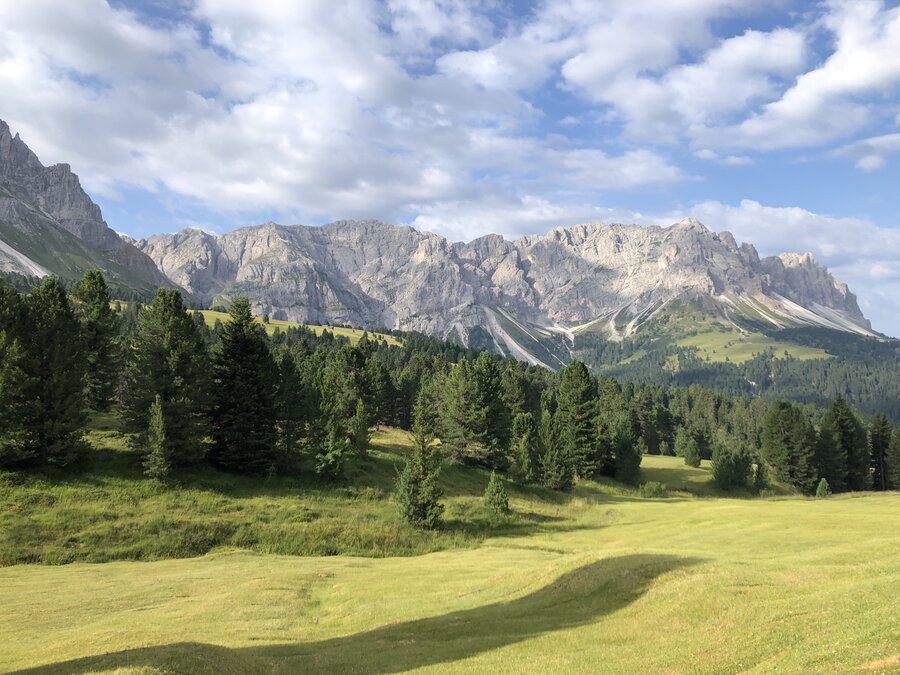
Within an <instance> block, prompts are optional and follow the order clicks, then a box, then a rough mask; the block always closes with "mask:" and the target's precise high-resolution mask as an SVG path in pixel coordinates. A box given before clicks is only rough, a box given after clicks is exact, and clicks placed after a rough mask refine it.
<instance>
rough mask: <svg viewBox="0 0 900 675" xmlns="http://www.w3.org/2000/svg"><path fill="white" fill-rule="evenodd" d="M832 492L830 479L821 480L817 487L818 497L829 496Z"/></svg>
mask: <svg viewBox="0 0 900 675" xmlns="http://www.w3.org/2000/svg"><path fill="white" fill-rule="evenodd" d="M830 494H831V487H830V486H829V485H828V479H827V478H823V479H822V480H820V481H819V485H818V487H817V488H816V497H827V496H829V495H830Z"/></svg>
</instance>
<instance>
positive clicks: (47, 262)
mask: <svg viewBox="0 0 900 675" xmlns="http://www.w3.org/2000/svg"><path fill="white" fill-rule="evenodd" d="M66 234H68V235H71V236H66ZM73 238H74V239H73ZM76 240H77V241H76ZM0 241H2V242H3V243H4V244H5V246H4V247H3V248H2V249H0V269H5V270H8V271H18V272H23V273H28V274H34V273H35V272H36V271H38V270H42V271H44V273H54V274H59V275H60V276H65V277H68V276H72V275H77V274H78V272H79V271H82V268H84V267H90V266H99V267H101V269H103V271H104V272H105V273H106V274H107V275H108V276H109V277H110V278H111V280H112V281H114V282H117V283H119V284H120V285H122V286H125V287H136V288H139V289H140V290H145V291H149V290H152V289H154V288H156V287H159V286H169V285H171V282H169V281H168V279H167V278H166V277H165V276H163V275H162V274H161V273H160V271H159V269H158V268H157V267H156V265H155V264H154V263H153V261H152V260H150V258H148V257H147V256H146V255H145V254H143V253H142V252H141V251H139V250H138V249H137V248H135V246H134V245H133V244H131V243H129V242H127V241H124V240H123V239H122V238H121V237H119V236H118V235H117V234H116V233H115V232H114V231H113V230H112V229H110V228H109V226H107V224H106V222H104V220H103V215H102V214H101V212H100V207H99V206H97V204H95V203H94V202H93V201H92V200H91V198H90V197H89V196H88V195H87V193H86V192H85V191H84V189H82V187H81V182H80V181H79V179H78V176H77V175H75V174H74V173H72V170H71V168H70V167H69V165H68V164H55V165H53V166H50V167H45V166H44V165H43V164H41V162H40V160H39V159H38V158H37V156H36V155H35V154H34V153H33V152H32V151H31V149H30V148H29V147H28V146H27V145H26V144H25V142H24V141H22V139H21V138H20V137H19V135H18V134H16V135H15V136H13V135H12V133H11V131H10V128H9V126H8V125H7V124H6V123H5V122H3V121H2V120H0ZM6 249H11V250H13V251H14V252H15V253H14V254H13V253H8V252H7V253H5V254H4V252H3V251H4V250H6ZM35 258H41V259H42V262H43V264H40V263H38V262H37V261H36V260H35ZM24 260H28V261H29V262H28V263H25V262H23V261H24ZM73 261H74V262H73Z"/></svg>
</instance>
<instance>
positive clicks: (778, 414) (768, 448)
mask: <svg viewBox="0 0 900 675" xmlns="http://www.w3.org/2000/svg"><path fill="white" fill-rule="evenodd" d="M815 443H816V439H815V430H814V429H813V428H812V426H811V425H810V423H809V422H808V421H807V419H806V417H805V416H804V415H803V412H802V411H801V410H800V408H799V407H798V406H797V405H796V404H795V403H790V402H788V401H775V402H774V403H772V404H771V405H770V406H769V409H768V410H767V411H766V416H765V419H764V420H763V431H762V449H761V455H762V461H763V462H766V463H768V464H769V465H770V466H772V467H773V468H774V470H775V476H776V478H777V479H778V480H780V481H782V482H784V483H790V484H791V485H793V486H795V487H797V488H799V489H800V490H802V491H803V492H805V493H807V494H810V493H812V491H813V490H814V489H815V486H816V483H817V476H816V469H815V466H814V452H815Z"/></svg>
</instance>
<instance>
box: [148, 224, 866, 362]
mask: <svg viewBox="0 0 900 675" xmlns="http://www.w3.org/2000/svg"><path fill="white" fill-rule="evenodd" d="M135 246H136V247H137V248H138V249H139V250H141V251H143V252H144V253H146V254H147V255H148V256H149V257H150V258H151V259H152V260H153V261H154V262H155V263H156V264H157V265H158V266H159V269H160V270H162V272H163V273H164V274H165V275H166V276H167V277H168V278H169V279H170V280H171V281H172V282H173V283H176V284H178V285H180V286H181V287H182V288H184V289H186V290H188V291H189V292H190V293H191V294H192V295H193V296H194V297H195V298H197V299H198V300H199V301H200V302H203V303H205V304H209V305H217V304H222V305H224V304H227V303H228V301H229V300H230V298H232V297H234V296H237V295H247V296H249V297H251V298H252V299H253V301H254V302H255V303H256V305H257V308H258V311H259V312H260V313H266V314H269V315H270V316H271V317H272V318H278V319H286V320H291V321H298V322H309V323H338V324H350V325H354V326H368V327H385V328H396V329H403V330H416V331H420V332H423V333H428V334H432V335H437V336H439V337H443V338H446V339H451V340H455V341H458V342H461V343H462V344H465V345H469V344H471V343H472V341H473V338H474V339H476V340H479V341H480V342H479V345H480V346H484V345H483V344H482V343H483V342H484V341H485V339H487V341H488V345H487V346H490V347H491V348H493V349H494V350H495V351H499V352H504V353H508V354H510V355H513V356H516V357H518V358H521V359H525V360H528V361H531V362H532V363H542V364H543V365H547V366H551V367H554V366H558V365H559V363H558V362H553V361H564V360H565V355H564V354H555V355H551V356H550V358H549V360H550V361H551V362H546V361H547V360H548V359H547V358H546V357H547V356H548V354H547V349H546V348H543V347H542V348H540V349H536V348H535V347H536V345H540V344H542V343H543V344H544V345H545V346H546V344H552V343H554V342H556V343H558V342H559V340H553V338H554V337H557V338H560V337H561V338H563V340H562V342H563V343H565V341H566V340H568V341H569V342H572V339H573V338H574V336H575V335H576V334H578V333H581V332H584V331H591V332H594V333H601V334H603V335H604V336H605V337H606V338H607V339H609V340H613V341H620V340H623V339H625V338H628V337H631V336H632V335H634V334H635V333H636V332H638V331H639V330H641V328H642V327H643V326H645V325H648V324H650V323H652V322H653V321H654V319H655V318H656V317H658V316H660V315H661V314H664V313H665V312H666V309H667V308H668V307H669V306H670V305H671V304H672V303H673V302H674V301H679V302H680V303H683V302H685V301H688V302H694V303H695V302H702V303H703V304H704V306H705V307H706V309H707V310H708V311H709V312H712V313H713V314H715V315H716V316H717V317H718V318H719V319H720V320H721V321H722V322H723V323H725V324H729V325H733V326H736V327H740V326H741V325H742V323H743V322H746V321H747V320H751V321H755V322H762V323H765V324H768V325H770V326H772V327H775V328H784V327H789V326H804V325H809V326H821V327H826V328H831V329H835V330H840V331H848V332H852V333H856V334H861V335H873V334H874V333H873V331H872V328H871V325H870V323H869V321H868V320H867V319H866V318H865V317H864V316H863V314H862V312H861V311H860V309H859V306H858V305H857V302H856V297H855V296H854V295H853V293H851V292H850V290H849V289H848V288H847V286H846V284H844V283H842V282H840V281H838V280H836V279H835V278H834V277H832V275H831V274H830V273H829V272H828V271H827V270H826V269H825V268H823V267H821V266H820V265H818V264H817V263H816V261H815V260H814V258H813V257H812V255H810V254H808V253H807V254H805V255H797V254H794V253H786V254H783V255H781V256H775V257H767V258H760V256H759V255H758V254H757V252H756V250H755V249H754V248H753V246H752V245H750V244H741V245H738V244H737V242H736V241H735V240H734V237H732V236H731V235H730V234H729V233H727V232H721V233H715V232H712V231H710V230H709V229H707V228H706V227H705V226H704V225H703V224H701V223H700V222H698V221H696V220H694V219H690V218H689V219H685V220H682V221H681V222H678V223H676V224H674V225H672V226H671V227H666V228H661V227H642V226H638V225H609V224H599V223H598V224H587V225H576V226H572V227H560V228H556V229H554V230H551V231H550V232H549V233H547V234H545V235H535V236H526V237H522V238H520V239H516V240H513V241H509V240H506V239H504V238H503V237H500V236H498V235H488V236H485V237H482V238H480V239H476V240H474V241H472V242H468V243H453V242H450V241H448V240H446V239H445V238H443V237H441V236H439V235H437V234H433V233H429V232H418V231H416V230H414V229H412V228H410V227H397V226H392V225H388V224H385V223H381V222H377V221H341V222H336V223H331V224H329V225H324V226H321V227H306V226H282V225H276V224H275V223H266V224H263V225H259V226H256V227H247V228H242V229H239V230H235V231H233V232H229V233H227V234H223V235H218V236H217V235H212V234H209V233H206V232H202V231H199V230H193V229H188V230H183V231H181V232H178V233H176V234H160V235H156V236H153V237H150V238H149V239H146V240H141V241H137V242H135ZM485 333H486V334H487V336H488V337H487V338H486V337H485V335H484V334H485ZM548 341H549V342H548Z"/></svg>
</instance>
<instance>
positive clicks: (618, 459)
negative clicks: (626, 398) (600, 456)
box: [613, 414, 647, 484]
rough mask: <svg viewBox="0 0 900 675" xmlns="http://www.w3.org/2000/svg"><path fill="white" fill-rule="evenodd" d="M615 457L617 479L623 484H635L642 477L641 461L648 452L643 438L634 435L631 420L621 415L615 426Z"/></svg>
mask: <svg viewBox="0 0 900 675" xmlns="http://www.w3.org/2000/svg"><path fill="white" fill-rule="evenodd" d="M613 428H614V430H615V431H614V436H613V439H614V440H613V457H614V461H615V466H616V471H615V478H616V480H618V481H621V482H623V483H630V484H635V483H637V481H638V478H639V477H640V467H641V459H643V455H644V453H645V452H646V451H647V445H646V444H645V443H644V439H643V438H638V437H636V436H635V434H634V428H633V427H632V425H631V419H630V417H629V416H628V415H625V414H620V415H619V416H618V418H617V419H616V420H615V423H614V425H613Z"/></svg>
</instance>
